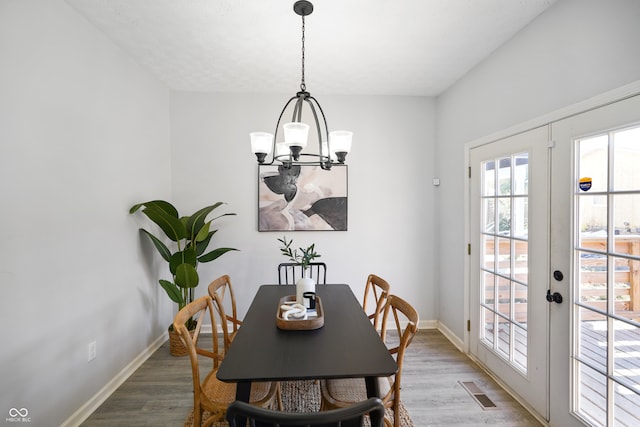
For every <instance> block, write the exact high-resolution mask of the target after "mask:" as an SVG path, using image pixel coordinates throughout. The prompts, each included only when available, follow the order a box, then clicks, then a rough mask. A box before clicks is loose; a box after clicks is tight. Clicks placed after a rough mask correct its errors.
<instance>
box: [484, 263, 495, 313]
mask: <svg viewBox="0 0 640 427" xmlns="http://www.w3.org/2000/svg"><path fill="white" fill-rule="evenodd" d="M482 281H483V284H484V285H483V290H484V304H485V305H486V306H487V307H489V308H495V301H496V291H495V289H496V276H495V274H492V273H489V272H486V271H485V272H484V274H483V275H482Z"/></svg>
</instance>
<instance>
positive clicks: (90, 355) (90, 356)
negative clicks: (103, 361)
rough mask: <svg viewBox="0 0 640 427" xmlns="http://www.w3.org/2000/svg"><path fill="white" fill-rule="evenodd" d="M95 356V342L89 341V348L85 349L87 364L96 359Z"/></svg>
mask: <svg viewBox="0 0 640 427" xmlns="http://www.w3.org/2000/svg"><path fill="white" fill-rule="evenodd" d="M96 355H97V349H96V342H95V341H91V342H90V343H89V346H88V347H87V359H88V360H87V362H91V361H92V360H93V359H95V358H96Z"/></svg>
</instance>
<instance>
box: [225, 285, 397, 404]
mask: <svg viewBox="0 0 640 427" xmlns="http://www.w3.org/2000/svg"><path fill="white" fill-rule="evenodd" d="M316 293H317V295H318V296H319V297H320V299H321V301H322V307H323V309H324V325H323V326H322V327H321V328H319V329H315V330H283V329H279V328H278V327H277V326H276V314H277V311H278V307H279V301H280V298H282V297H284V296H288V295H295V294H296V288H295V286H287V285H284V286H283V285H263V286H261V287H260V288H259V289H258V292H257V293H256V295H255V297H254V299H253V302H252V303H251V306H250V307H249V309H248V311H247V314H246V316H245V318H244V319H243V324H242V326H241V327H240V329H239V330H238V333H237V335H236V336H235V338H234V340H233V343H232V344H231V347H230V348H229V351H228V353H227V354H226V355H225V357H224V359H223V361H222V363H221V365H220V367H219V368H218V372H217V377H218V379H219V380H221V381H225V382H235V383H237V387H236V399H237V400H242V401H245V402H248V401H249V395H250V393H251V383H252V382H253V381H286V380H305V379H329V378H364V379H365V383H366V387H367V395H368V397H379V390H378V382H377V378H378V377H384V376H389V375H392V374H394V373H395V372H396V371H397V369H398V367H397V365H396V362H395V360H394V359H393V357H391V355H390V354H389V350H388V349H387V347H386V346H385V344H384V343H383V342H382V340H381V339H380V335H379V334H378V332H377V331H376V330H375V329H374V328H373V325H372V324H371V321H370V320H369V319H368V318H367V316H366V315H365V313H364V311H363V310H362V306H361V305H360V303H359V302H358V300H357V299H356V297H355V295H354V294H353V292H352V291H351V288H350V287H349V286H348V285H344V284H327V285H318V286H316Z"/></svg>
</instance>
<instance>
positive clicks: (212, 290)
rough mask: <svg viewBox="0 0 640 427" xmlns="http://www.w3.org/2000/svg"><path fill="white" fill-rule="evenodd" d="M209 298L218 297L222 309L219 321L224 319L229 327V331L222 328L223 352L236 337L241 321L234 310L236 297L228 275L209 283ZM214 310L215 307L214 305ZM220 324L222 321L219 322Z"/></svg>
mask: <svg viewBox="0 0 640 427" xmlns="http://www.w3.org/2000/svg"><path fill="white" fill-rule="evenodd" d="M208 290H209V296H210V297H211V298H215V296H216V295H217V296H218V300H219V301H220V306H221V307H222V309H223V310H222V311H223V312H222V313H219V316H220V318H221V319H225V320H226V322H227V326H229V325H230V326H231V327H230V330H229V329H225V328H223V339H224V351H225V353H226V352H227V351H228V350H229V345H231V341H232V340H233V338H234V337H235V336H236V333H237V332H238V328H239V327H240V325H242V320H240V319H238V311H237V309H236V297H235V295H234V293H233V286H232V285H231V278H230V277H229V276H228V275H226V274H225V275H224V276H220V277H218V278H217V279H215V280H213V281H212V282H211V283H209V288H208ZM214 308H216V305H215V304H214ZM229 313H231V314H229ZM221 323H222V320H221Z"/></svg>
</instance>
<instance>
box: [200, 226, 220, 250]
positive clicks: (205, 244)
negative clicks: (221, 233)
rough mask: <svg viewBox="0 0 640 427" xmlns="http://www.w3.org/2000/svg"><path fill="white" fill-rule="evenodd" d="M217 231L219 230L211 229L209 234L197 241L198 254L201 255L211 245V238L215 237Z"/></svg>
mask: <svg viewBox="0 0 640 427" xmlns="http://www.w3.org/2000/svg"><path fill="white" fill-rule="evenodd" d="M217 231H218V230H213V231H209V233H207V236H206V237H205V238H204V239H203V240H201V241H197V242H196V255H197V256H200V255H202V254H203V253H204V251H205V250H206V249H207V247H208V246H209V242H210V241H211V238H212V237H213V235H214V234H216V232H217Z"/></svg>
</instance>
